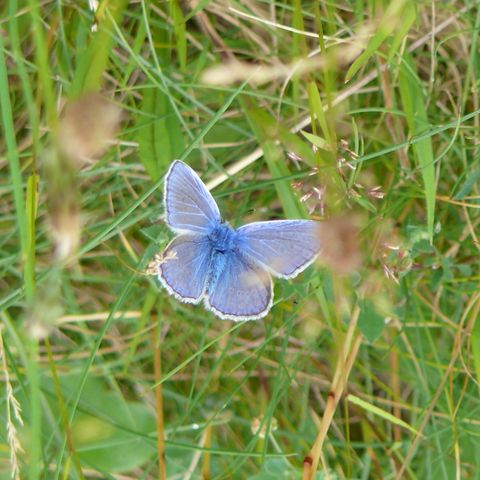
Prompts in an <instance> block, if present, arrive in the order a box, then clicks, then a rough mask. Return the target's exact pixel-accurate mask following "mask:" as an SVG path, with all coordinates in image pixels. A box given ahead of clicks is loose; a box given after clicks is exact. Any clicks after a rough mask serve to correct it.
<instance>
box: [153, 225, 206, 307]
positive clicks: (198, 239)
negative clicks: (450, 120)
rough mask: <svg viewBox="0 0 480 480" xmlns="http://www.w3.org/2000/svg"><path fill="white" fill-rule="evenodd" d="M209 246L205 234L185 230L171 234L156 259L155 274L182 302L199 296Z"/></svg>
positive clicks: (190, 300) (203, 287)
mask: <svg viewBox="0 0 480 480" xmlns="http://www.w3.org/2000/svg"><path fill="white" fill-rule="evenodd" d="M211 253H212V249H211V246H210V242H209V241H208V238H207V237H206V236H204V235H194V234H184V235H179V236H178V237H176V238H174V239H173V240H172V241H171V242H170V244H169V245H168V246H167V248H166V249H165V251H164V252H163V258H162V259H161V260H160V261H159V267H158V278H159V280H160V281H161V283H162V284H163V285H164V287H165V288H166V289H167V290H168V291H169V292H170V293H171V294H173V295H175V297H176V298H177V299H179V300H181V301H182V302H187V303H198V302H199V301H200V299H201V298H202V296H203V294H204V291H205V287H206V281H207V276H208V271H209V268H210V260H211Z"/></svg>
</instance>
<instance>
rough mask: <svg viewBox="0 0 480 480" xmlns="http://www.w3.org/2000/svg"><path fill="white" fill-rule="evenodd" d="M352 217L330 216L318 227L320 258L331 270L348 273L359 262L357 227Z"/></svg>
mask: <svg viewBox="0 0 480 480" xmlns="http://www.w3.org/2000/svg"><path fill="white" fill-rule="evenodd" d="M356 223H357V222H356V220H355V219H354V218H352V217H338V218H332V219H330V220H327V221H325V222H322V224H321V228H320V229H319V237H320V244H321V245H322V251H321V255H320V259H321V260H322V261H323V262H324V263H326V264H327V265H328V266H329V267H330V268H331V269H332V270H334V271H335V272H337V273H340V274H349V273H351V272H353V271H354V270H355V269H357V268H358V267H359V266H360V264H361V260H362V257H361V253H360V245H359V236H358V228H357V225H356Z"/></svg>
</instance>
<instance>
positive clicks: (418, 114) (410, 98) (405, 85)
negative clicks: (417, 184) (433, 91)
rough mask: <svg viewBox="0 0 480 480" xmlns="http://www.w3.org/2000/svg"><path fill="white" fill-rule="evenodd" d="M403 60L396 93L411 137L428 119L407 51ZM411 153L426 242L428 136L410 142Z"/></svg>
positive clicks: (430, 198)
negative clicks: (423, 208) (417, 171)
mask: <svg viewBox="0 0 480 480" xmlns="http://www.w3.org/2000/svg"><path fill="white" fill-rule="evenodd" d="M403 60H404V61H403V63H402V64H401V65H400V72H399V79H398V80H399V87H400V96H401V100H402V104H403V108H404V110H405V113H406V116H407V123H408V127H409V130H410V135H411V136H412V137H415V136H420V135H422V134H424V133H425V132H426V131H428V130H429V129H430V128H431V126H430V123H429V121H428V115H427V110H426V106H425V101H424V93H423V90H422V86H421V83H420V80H419V78H418V77H417V75H416V74H415V71H414V68H415V67H414V65H413V63H412V60H411V57H410V56H409V54H408V53H405V55H404V58H403ZM413 152H414V155H415V159H416V162H417V165H418V168H419V169H420V171H421V174H422V179H423V187H424V195H425V202H426V206H427V229H428V234H429V236H430V241H432V239H433V226H434V216H435V195H436V183H435V158H434V155H433V147H432V141H431V139H430V138H428V137H427V138H424V139H422V140H420V141H417V142H415V144H414V145H413Z"/></svg>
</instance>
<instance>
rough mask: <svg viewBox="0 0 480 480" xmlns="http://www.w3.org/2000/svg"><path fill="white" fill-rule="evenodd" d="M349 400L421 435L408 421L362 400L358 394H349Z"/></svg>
mask: <svg viewBox="0 0 480 480" xmlns="http://www.w3.org/2000/svg"><path fill="white" fill-rule="evenodd" d="M347 400H348V401H349V402H350V403H353V404H354V405H357V406H358V407H361V408H363V409H364V410H366V411H367V412H370V413H373V414H374V415H376V416H377V417H381V418H383V419H384V420H387V421H388V422H391V423H393V424H395V425H398V426H400V427H403V428H406V429H407V430H409V431H410V432H412V433H414V434H415V435H419V432H417V430H415V429H414V428H413V427H412V426H410V425H409V424H408V423H407V422H404V421H403V420H401V419H400V418H397V417H395V416H394V415H392V414H391V413H388V412H386V411H385V410H382V409H381V408H378V407H377V406H376V405H372V404H371V403H368V402H366V401H365V400H362V399H361V398H359V397H357V396H356V395H352V394H351V393H350V394H349V395H347Z"/></svg>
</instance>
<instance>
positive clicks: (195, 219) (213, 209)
mask: <svg viewBox="0 0 480 480" xmlns="http://www.w3.org/2000/svg"><path fill="white" fill-rule="evenodd" d="M164 205H165V220H166V222H167V224H168V225H169V227H170V228H171V229H172V230H174V231H176V232H180V233H181V232H195V233H203V234H206V233H208V232H209V231H210V229H211V226H212V225H215V224H216V223H218V222H219V221H220V220H221V218H220V212H219V210H218V206H217V204H216V203H215V200H214V199H213V197H212V195H211V194H210V192H209V191H208V190H207V188H206V187H205V185H204V184H203V182H202V181H201V180H200V177H199V176H198V175H197V174H196V173H195V172H194V171H193V170H192V169H191V168H190V167H189V166H188V165H187V164H185V163H183V162H181V161H180V160H175V161H174V162H173V163H172V165H171V166H170V169H169V170H168V172H167V175H166V177H165V188H164Z"/></svg>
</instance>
